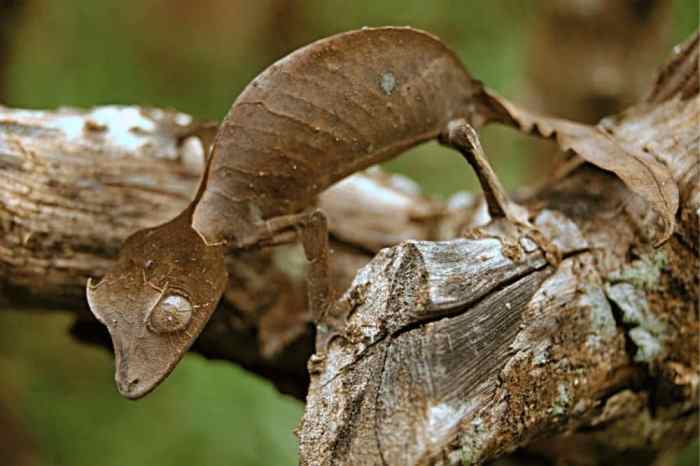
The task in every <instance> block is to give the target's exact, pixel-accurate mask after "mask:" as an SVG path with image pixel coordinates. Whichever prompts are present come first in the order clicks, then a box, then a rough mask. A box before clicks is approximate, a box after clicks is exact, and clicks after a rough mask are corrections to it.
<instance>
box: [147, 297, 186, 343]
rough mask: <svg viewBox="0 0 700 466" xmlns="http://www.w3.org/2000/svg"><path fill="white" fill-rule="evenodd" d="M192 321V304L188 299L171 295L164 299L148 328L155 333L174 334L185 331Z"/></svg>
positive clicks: (152, 316)
mask: <svg viewBox="0 0 700 466" xmlns="http://www.w3.org/2000/svg"><path fill="white" fill-rule="evenodd" d="M190 320H192V304H191V303H190V302H189V300H188V299H187V298H185V297H184V296H181V295H178V294H171V295H169V296H167V297H166V298H165V299H162V300H161V301H160V302H159V303H158V304H157V305H156V307H155V308H154V309H153V312H152V313H151V316H150V317H149V319H148V328H149V329H150V330H151V331H152V332H155V333H172V332H177V331H179V330H182V329H184V328H185V327H187V325H188V324H189V323H190Z"/></svg>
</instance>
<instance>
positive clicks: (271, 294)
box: [0, 38, 700, 464]
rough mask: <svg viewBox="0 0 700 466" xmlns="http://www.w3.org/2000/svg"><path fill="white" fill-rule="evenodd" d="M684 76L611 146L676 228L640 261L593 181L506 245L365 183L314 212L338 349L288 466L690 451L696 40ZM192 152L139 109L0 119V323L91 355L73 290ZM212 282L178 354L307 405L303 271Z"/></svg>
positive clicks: (277, 262) (291, 252)
mask: <svg viewBox="0 0 700 466" xmlns="http://www.w3.org/2000/svg"><path fill="white" fill-rule="evenodd" d="M693 47H694V48H693ZM689 50H690V52H689ZM678 56H679V57H685V58H682V60H681V61H682V63H681V64H679V63H678V59H676V60H675V61H672V62H671V65H669V66H668V67H667V68H665V69H664V71H662V73H661V74H660V78H659V80H658V81H657V84H656V89H658V91H657V92H654V93H653V94H652V95H653V96H654V97H653V98H651V99H650V101H649V102H647V103H643V104H640V105H639V106H638V107H635V108H634V109H632V110H630V111H628V112H626V113H625V114H623V115H622V116H621V117H619V118H617V119H614V120H610V121H609V122H608V123H609V124H608V127H607V131H608V134H609V135H610V138H611V140H612V141H613V142H614V143H615V144H617V145H619V146H620V147H623V148H624V149H625V150H627V151H638V152H640V153H642V152H643V153H644V154H646V156H647V157H653V158H654V159H655V160H656V161H657V162H658V163H660V164H662V165H663V166H665V167H667V168H668V170H669V171H670V173H671V175H672V179H673V182H675V183H676V184H677V186H678V192H679V193H680V208H679V211H678V213H677V215H676V221H677V223H676V229H675V231H674V234H673V236H672V237H671V239H670V240H669V241H668V242H667V243H665V244H664V245H663V246H662V247H660V248H658V249H655V248H654V247H653V245H652V243H653V241H654V239H655V238H656V237H657V236H658V230H659V225H658V223H659V216H658V214H657V213H655V212H654V211H652V210H650V209H649V206H648V204H647V202H645V201H644V200H643V199H642V198H641V197H640V196H639V195H637V194H634V193H633V192H631V191H630V190H629V189H628V188H627V187H626V186H625V185H624V184H623V183H622V182H621V181H620V180H619V179H618V178H617V177H615V176H614V175H612V174H611V173H610V172H606V171H603V170H601V169H599V168H596V167H594V166H592V165H588V164H578V168H576V169H574V170H573V171H570V172H568V173H567V174H566V175H563V176H561V177H559V178H557V179H554V180H552V181H551V183H549V184H548V185H547V186H546V187H545V188H543V189H540V190H537V191H536V192H533V193H532V194H531V195H529V196H527V197H525V198H523V199H519V203H520V204H521V207H522V211H523V214H524V216H523V217H524V219H525V221H524V223H523V224H522V225H518V226H517V228H504V227H503V225H500V224H499V225H494V224H493V223H492V224H488V225H487V224H486V221H487V220H488V216H487V215H486V214H485V209H484V208H483V205H482V202H481V201H480V200H478V199H477V198H476V197H474V196H471V197H467V198H466V199H467V201H465V202H462V203H461V204H459V202H457V200H458V199H465V198H464V197H455V198H454V199H453V201H452V202H450V203H449V204H448V205H449V206H450V207H447V205H445V204H441V203H439V202H435V201H431V200H428V199H426V198H425V197H423V196H421V195H420V194H417V192H416V190H415V188H414V187H413V186H412V185H410V186H409V187H407V184H408V183H409V182H408V181H406V180H405V179H404V178H401V177H392V176H389V175H386V174H382V173H379V172H372V173H369V174H360V175H356V176H354V177H352V178H350V179H348V180H346V181H344V182H341V183H340V184H338V185H336V186H335V187H334V188H332V189H331V190H329V191H328V192H326V193H324V194H323V195H322V197H321V198H320V199H319V204H320V206H321V208H322V209H323V210H324V211H326V212H327V214H328V216H329V219H330V227H331V233H332V235H333V236H332V240H333V243H332V244H333V249H334V254H332V262H331V267H332V274H333V283H335V284H336V287H337V291H338V293H337V296H338V297H339V299H338V301H337V304H336V306H335V309H334V311H335V312H334V313H333V315H332V316H331V317H332V319H331V320H329V322H328V323H327V324H328V326H329V328H328V329H324V331H327V330H328V331H332V332H336V333H337V334H338V335H339V337H338V338H334V339H332V340H331V342H330V345H329V346H328V348H325V349H324V348H319V350H318V351H317V354H316V355H314V357H313V358H312V359H311V362H310V366H309V367H310V370H311V379H310V391H309V395H308V398H307V408H306V413H305V416H304V420H303V424H302V426H301V429H300V441H301V456H302V462H304V463H306V464H331V463H332V464H424V463H436V462H437V463H441V464H454V463H458V462H460V461H462V462H464V463H467V464H469V463H477V462H482V461H485V460H487V459H490V458H494V457H496V456H498V455H501V454H503V453H504V452H508V451H512V450H513V449H515V448H517V447H520V446H524V445H534V448H537V450H536V451H537V452H538V454H543V455H551V456H561V455H560V454H557V453H551V450H553V448H550V449H548V448H547V446H546V445H545V446H542V445H539V446H538V444H537V443H536V441H537V440H538V439H540V438H542V437H544V436H552V435H554V434H562V433H567V434H571V433H573V432H576V433H577V435H579V436H583V437H585V438H586V439H587V440H588V441H594V442H599V443H605V444H607V445H608V446H612V447H614V448H612V449H611V450H610V451H612V452H621V451H623V450H625V449H628V448H646V449H652V450H657V449H662V448H669V447H674V446H676V445H677V444H679V443H682V442H685V441H686V440H687V439H688V438H690V436H691V435H694V434H695V433H696V431H697V420H698V418H697V406H698V380H699V378H700V375H699V374H698V370H697V367H698V364H700V357H699V356H698V344H699V340H698V333H699V331H698V330H699V328H700V326H699V324H698V321H699V318H698V314H697V308H696V307H695V303H697V300H698V296H699V290H698V289H699V287H700V285H699V284H698V274H697V271H698V264H699V261H698V253H699V250H698V228H699V226H698V225H699V220H698V216H699V215H700V187H699V186H700V175H699V174H698V171H699V170H700V167H699V162H698V159H697V150H698V132H697V122H698V118H699V114H698V103H699V99H698V91H697V77H695V78H694V79H695V81H693V78H692V77H690V78H688V77H687V76H686V79H685V80H684V79H681V78H683V77H682V76H680V77H679V76H678V73H682V72H684V73H686V74H687V73H688V70H691V72H692V70H697V38H696V39H695V42H691V43H689V44H686V46H685V47H684V48H681V49H680V51H679V55H678ZM688 60H691V61H692V60H694V63H695V65H694V66H692V63H691V64H690V65H688ZM674 70H675V71H674ZM678 83H680V84H678ZM660 96H663V98H662V97H660ZM206 129H207V127H206V126H202V125H199V124H197V123H193V122H192V121H191V119H190V118H189V117H188V116H186V115H183V114H179V113H175V112H166V111H161V110H155V109H141V108H138V107H99V108H95V109H92V110H90V111H79V110H71V109H63V110H58V111H54V112H51V111H35V112H30V111H23V110H13V109H7V108H0V232H2V235H1V236H0V297H2V300H3V301H4V304H3V307H5V308H14V309H25V310H30V309H47V308H50V309H63V310H70V311H72V312H75V313H76V316H77V322H76V325H75V327H74V333H75V334H76V335H77V336H78V337H80V338H82V339H85V340H90V341H98V342H101V343H102V344H105V345H108V344H109V343H108V342H109V340H108V337H107V335H106V332H105V331H104V330H103V328H102V327H101V326H100V325H99V324H98V323H97V322H96V321H95V320H94V319H93V318H92V315H91V314H90V313H89V311H88V309H87V306H86V304H85V300H84V285H85V281H86V279H87V277H88V276H100V275H102V274H103V273H104V272H105V271H106V270H107V269H108V268H109V265H110V263H111V261H112V260H113V259H114V257H115V255H116V253H117V251H118V248H119V246H120V244H121V243H122V241H123V240H124V239H125V238H126V237H127V236H128V235H129V234H130V233H131V232H133V231H136V230H138V229H141V228H145V227H149V226H153V225H156V224H158V223H161V222H163V221H165V220H166V219H169V218H171V217H172V216H174V215H175V214H176V213H177V212H179V211H180V210H181V209H182V208H183V207H184V206H185V205H186V203H187V202H188V200H189V199H190V197H191V195H192V193H193V191H194V188H195V184H196V182H197V179H198V177H199V175H200V173H201V171H202V168H203V154H204V150H203V144H202V141H207V140H208V136H207V134H208V133H207V131H206ZM204 145H206V143H205V144H204ZM458 236H461V237H460V238H459V239H450V238H455V237H458ZM409 239H410V241H404V242H401V241H402V240H409ZM438 239H449V240H448V241H440V242H436V241H434V240H438ZM397 243H400V244H398V245H396V246H392V247H390V248H388V249H383V250H381V252H379V254H377V255H376V257H375V258H374V259H372V260H371V261H370V258H371V256H372V255H373V254H374V253H375V252H377V251H379V250H380V248H382V247H384V246H388V245H394V244H397ZM368 261H369V263H368ZM365 264H367V265H366V266H365ZM227 266H228V269H229V275H230V280H231V286H230V287H229V289H228V291H227V292H226V294H225V297H224V299H223V301H222V303H221V304H220V307H219V309H218V311H217V312H216V313H215V314H214V317H213V318H212V319H211V321H210V323H209V324H208V326H207V328H206V329H205V330H204V332H203V333H202V335H201V336H200V338H199V340H198V341H197V343H196V346H195V348H194V350H195V351H198V352H201V353H202V354H204V355H206V356H209V357H219V358H225V359H228V360H230V361H233V362H235V363H237V364H240V365H242V366H243V367H246V368H248V369H250V370H252V371H254V372H256V373H259V374H261V375H263V376H265V377H267V378H269V379H270V380H272V381H273V382H274V383H276V384H277V386H278V387H280V389H281V390H283V391H285V392H288V393H292V394H295V395H296V396H298V397H303V396H304V394H305V393H306V389H307V386H308V384H309V379H308V375H307V371H306V362H307V360H308V358H309V356H310V355H311V353H312V352H313V338H314V331H313V328H312V325H311V323H310V316H309V315H308V313H307V311H306V306H305V290H304V268H305V267H306V264H305V262H304V259H303V252H302V251H301V250H300V248H298V247H285V248H276V249H272V250H251V251H246V252H242V253H240V254H237V255H233V256H230V257H229V258H228V262H227ZM363 266H364V267H363ZM358 269H361V270H360V272H359V273H358V274H357V276H355V274H356V272H357V271H358ZM353 277H355V278H354V281H353ZM351 281H352V285H351V286H350V283H351ZM348 287H349V288H348ZM346 289H347V291H346V292H344V293H342V292H343V291H344V290H346ZM533 442H534V443H533ZM552 445H553V444H552ZM613 456H614V453H613Z"/></svg>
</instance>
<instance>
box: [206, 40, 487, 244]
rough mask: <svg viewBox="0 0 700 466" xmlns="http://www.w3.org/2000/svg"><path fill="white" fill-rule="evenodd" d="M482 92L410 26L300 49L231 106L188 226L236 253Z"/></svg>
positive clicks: (428, 134)
mask: <svg viewBox="0 0 700 466" xmlns="http://www.w3.org/2000/svg"><path fill="white" fill-rule="evenodd" d="M481 92H482V88H481V85H480V83H478V82H476V81H474V80H472V78H471V77H470V76H469V74H468V73H467V71H466V70H465V69H464V67H463V65H462V63H461V62H460V60H459V58H458V57H457V56H456V55H455V53H454V52H452V51H451V50H450V49H448V48H447V47H446V46H445V45H444V44H443V43H442V42H440V41H439V40H438V39H437V38H436V37H434V36H432V35H430V34H427V33H425V32H421V31H417V30H415V29H410V28H377V29H369V28H366V29H362V30H358V31H352V32H348V33H344V34H339V35H336V36H333V37H330V38H326V39H323V40H320V41H318V42H315V43H312V44H310V45H308V46H306V47H303V48H301V49H299V50H297V51H296V52H294V53H292V54H290V55H288V56H287V57H285V58H283V59H281V60H280V61H278V62H277V63H275V64H273V65H272V66H270V67H269V68H267V69H266V70H265V71H264V72H263V73H261V74H260V75H259V76H258V77H257V78H256V79H255V80H254V81H253V82H251V83H250V84H249V85H248V87H247V88H246V89H245V90H244V91H243V92H242V93H241V95H240V96H239V97H238V99H237V100H236V102H235V103H234V104H233V106H232V107H231V110H230V111H229V113H228V115H227V116H226V118H225V120H224V122H223V123H222V125H221V127H220V129H219V132H218V135H217V137H216V141H215V144H214V149H213V153H212V156H211V159H210V164H209V167H208V176H207V178H206V180H205V183H206V184H205V185H204V191H203V193H202V196H201V199H200V200H199V202H198V204H197V206H196V208H195V211H194V216H193V226H194V228H195V230H197V231H198V232H199V233H200V234H201V235H202V236H203V237H204V238H205V239H206V241H207V242H209V243H221V242H227V243H231V244H232V245H236V244H244V243H246V241H247V240H248V236H249V235H250V234H252V232H253V231H254V229H255V226H256V225H258V224H260V222H261V221H264V220H266V219H269V218H273V217H276V216H279V215H285V214H290V213H293V212H296V211H299V210H301V209H303V208H304V207H306V206H308V205H309V204H310V203H311V202H312V201H313V199H314V198H315V197H316V195H317V194H318V193H319V192H321V191H323V190H324V189H325V188H327V187H328V186H330V185H331V184H333V183H334V182H336V181H338V180H340V179H342V178H344V177H346V176H348V175H350V174H352V173H355V172H357V171H358V170H361V169H364V168H366V167H368V166H370V165H373V164H376V163H379V162H382V161H385V160H387V159H390V158H392V157H394V156H396V155H398V154H399V153H401V152H403V151H404V150H406V149H407V148H410V147H412V146H414V145H416V144H419V143H421V142H424V141H427V140H429V139H433V138H435V137H436V136H437V135H438V134H439V133H440V132H441V131H443V130H444V128H445V127H446V125H447V123H448V122H449V121H450V120H452V119H454V118H457V117H460V116H466V114H467V113H468V112H470V110H473V104H472V102H473V101H474V100H475V97H476V96H477V95H478V94H480V93H481Z"/></svg>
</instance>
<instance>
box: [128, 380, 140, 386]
mask: <svg viewBox="0 0 700 466" xmlns="http://www.w3.org/2000/svg"><path fill="white" fill-rule="evenodd" d="M139 382H140V380H139V378H138V377H136V378H135V379H132V380H131V382H129V388H131V387H133V386H134V385H138V383H139Z"/></svg>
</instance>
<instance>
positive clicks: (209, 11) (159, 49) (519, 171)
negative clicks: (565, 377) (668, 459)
mask: <svg viewBox="0 0 700 466" xmlns="http://www.w3.org/2000/svg"><path fill="white" fill-rule="evenodd" d="M553 3H557V2H525V1H514V0H511V1H505V0H498V1H489V2H486V1H483V2H466V1H439V2H438V1H435V2H426V1H418V0H401V1H399V0H389V1H386V0H383V1H378V0H366V1H365V0H362V1H359V0H356V1H352V2H348V1H335V0H333V1H323V0H310V1H284V0H257V1H255V2H250V1H244V0H238V1H231V0H199V1H197V2H193V1H189V0H139V1H137V0H122V1H117V0H108V1H101V2H100V1H95V0H72V1H66V0H27V1H18V0H0V104H4V105H8V106H14V107H30V108H53V107H58V106H85V107H87V106H93V105H98V104H111V103H121V104H142V105H150V106H159V107H172V108H176V109H178V110H181V111H185V112H189V113H191V114H193V115H195V116H196V117H199V118H206V119H220V118H221V117H222V116H223V115H224V114H225V113H226V111H227V110H228V107H229V106H230V104H231V102H232V101H233V100H234V98H235V97H236V95H237V94H238V93H239V92H240V91H241V89H242V88H243V87H244V86H245V84H246V83H247V82H249V81H250V80H251V79H252V78H253V77H254V76H255V75H256V74H257V73H259V72H260V71H261V70H262V69H264V68H265V67H266V66H267V65H269V64H270V63H271V62H272V61H274V60H275V59H277V58H279V57H281V56H283V55H284V54H286V53H288V52H290V51H292V50H294V49H295V48H297V47H299V46H301V45H304V44H306V43H308V42H310V41H312V40H315V39H318V38H320V37H323V36H326V35H330V34H333V33H336V32H340V31H345V30H348V29H355V28H359V27H361V26H374V25H387V24H391V25H411V26H415V27H418V28H422V29H426V30H428V31H431V32H433V33H435V34H437V35H439V36H440V37H441V38H442V39H443V40H444V41H445V42H447V43H448V44H449V45H450V46H451V47H453V48H454V49H456V50H457V52H458V53H459V55H460V56H461V57H462V59H463V60H464V62H465V63H466V64H467V67H468V68H469V69H470V70H471V72H472V73H473V74H474V75H475V76H476V77H478V78H479V79H481V80H482V81H484V82H485V83H486V84H487V85H488V86H489V87H491V88H493V89H496V90H497V91H498V92H499V93H501V94H504V95H506V96H508V97H511V98H513V99H515V100H517V101H521V102H529V103H531V104H532V105H534V106H540V107H543V108H547V104H546V103H543V101H545V100H546V92H545V93H544V94H545V95H544V96H543V95H542V94H543V93H542V90H541V89H540V90H539V91H538V89H537V85H536V83H535V84H533V82H532V80H533V76H536V75H537V73H536V72H533V70H532V66H531V65H532V63H533V62H537V59H535V58H533V57H535V56H536V54H537V50H535V49H537V48H538V47H539V48H540V49H541V48H542V47H543V45H542V43H545V44H546V43H547V41H546V40H545V41H543V40H542V34H544V33H542V30H543V29H546V25H545V23H546V21H548V20H549V19H548V16H547V15H551V14H553V13H552V9H551V8H550V7H551V4H553ZM572 3H578V4H585V3H586V2H585V1H577V2H572ZM593 3H595V2H593ZM631 3H638V4H644V3H654V2H644V1H639V0H637V1H636V2H635V1H632V2H631ZM661 3H668V2H661ZM548 8H549V9H548ZM664 11H667V17H665V19H661V20H659V22H660V23H662V25H661V26H659V25H658V24H657V25H654V24H653V23H652V22H650V24H649V26H648V28H649V34H650V35H652V34H656V35H658V36H659V37H658V38H657V39H655V44H656V45H657V46H659V47H657V49H658V50H660V51H661V55H660V56H659V57H657V56H658V55H659V54H658V53H657V54H656V55H657V56H655V57H653V61H652V63H660V59H661V58H660V57H663V56H664V53H663V52H665V51H667V50H670V46H671V44H673V43H676V42H678V41H680V40H681V39H682V38H684V37H686V36H687V35H688V34H689V33H690V32H691V31H692V30H693V29H694V28H695V27H697V21H698V4H697V0H686V1H678V2H674V3H673V4H672V5H670V6H669V7H668V8H666V10H664ZM603 13H604V12H603ZM645 14H649V13H648V12H647V13H645ZM652 14H655V13H654V12H653V11H652ZM659 14H663V13H659ZM649 21H651V20H649ZM538 34H539V37H538ZM545 36H546V35H545ZM659 44H660V45H659ZM635 46H636V44H634V43H630V44H628V47H630V49H632V48H634V47H635ZM539 52H540V57H541V56H542V50H539ZM582 53H585V50H584V51H582ZM544 55H547V54H546V53H545V54H544ZM549 56H550V58H551V60H552V63H554V64H553V65H551V64H550V65H548V66H550V67H551V68H552V70H551V72H552V73H555V74H556V72H557V70H556V68H557V65H556V63H557V57H556V56H552V54H549ZM537 63H539V62H537ZM583 73H584V71H581V74H583ZM643 73H644V76H651V74H652V73H653V68H652V69H649V70H644V71H643ZM538 92H539V93H540V96H539V97H538ZM624 100H625V99H624V98H622V99H621V101H623V102H624ZM555 104H556V103H555ZM550 108H556V105H554V106H551V105H550ZM567 110H569V109H568V108H564V109H563V110H562V112H566V111H567ZM578 110H581V109H578ZM571 111H572V114H574V115H576V111H577V109H571ZM582 114H585V112H584V113H582ZM584 119H585V118H584ZM483 138H484V146H485V148H486V151H487V153H488V154H489V155H490V156H491V158H492V159H493V160H494V164H495V166H496V171H497V172H498V173H499V176H501V178H502V179H503V181H504V183H505V184H506V185H507V186H508V187H509V188H511V189H515V188H516V187H518V186H520V185H521V184H523V183H527V182H532V181H535V180H536V179H537V178H538V176H541V172H542V169H543V168H542V167H543V166H545V164H547V160H548V159H546V158H544V159H543V158H542V157H535V156H533V158H532V159H528V157H525V156H522V154H523V153H533V154H534V152H533V148H532V147H531V145H530V143H529V142H527V141H526V139H525V138H523V137H521V136H518V135H515V134H514V133H513V132H510V131H508V130H504V129H487V130H486V131H485V132H484V134H483ZM537 150H539V149H537ZM448 154H449V155H448ZM514 154H517V155H520V156H519V157H514V156H513V155H514ZM533 160H537V162H536V163H535V162H533ZM388 166H389V168H390V169H393V170H398V171H401V172H404V173H407V174H409V175H410V176H412V177H414V178H415V179H417V180H418V181H419V182H421V184H422V185H423V186H424V187H425V189H426V191H427V192H429V193H431V194H433V195H436V196H446V195H448V194H449V193H451V192H454V191H456V190H458V189H465V188H468V189H473V188H474V187H475V182H474V179H473V178H472V176H471V175H470V174H469V172H468V170H466V169H465V167H464V165H463V162H462V161H461V160H460V159H459V157H455V156H454V155H453V154H450V153H449V152H448V151H446V150H444V149H441V148H439V147H437V145H435V144H428V145H426V146H424V147H421V148H418V149H416V150H413V151H411V153H410V154H407V155H406V156H404V157H402V158H401V159H400V160H399V161H396V162H392V163H390V164H389V165H388ZM70 323H71V317H70V315H69V314H62V313H57V312H52V313H36V314H30V313H17V312H11V311H8V312H0V374H2V380H3V382H2V384H0V436H2V437H3V438H4V439H5V440H4V441H2V442H0V448H6V449H8V450H6V451H0V465H6V464H7V465H8V466H9V465H10V464H17V465H47V466H49V465H75V466H81V465H137V464H139V465H140V464H148V465H168V466H170V465H172V466H175V465H188V466H190V465H193V464H197V465H205V464H206V465H242V466H245V465H250V466H252V465H284V464H295V463H296V443H295V439H294V436H293V434H292V431H293V428H294V426H295V425H296V423H297V422H298V420H299V418H300V415H301V413H302V405H301V404H300V403H298V402H296V401H294V400H291V399H288V398H286V397H284V396H281V395H279V394H277V393H276V392H275V390H274V389H273V388H272V387H271V386H270V384H268V383H267V382H266V381H264V380H261V379H259V378H257V377H254V376H251V375H249V374H247V373H245V372H244V371H242V370H240V369H238V368H237V367H234V366H233V365H231V364H227V363H221V362H212V361H205V360H203V359H202V358H200V357H198V356H188V357H186V358H185V360H184V361H183V363H182V364H181V365H180V366H179V367H178V369H177V370H176V371H175V372H174V374H173V375H172V376H171V377H170V378H169V379H168V381H167V382H166V383H164V384H163V385H162V386H161V387H160V388H159V389H158V390H157V391H156V392H154V393H153V394H152V395H150V396H148V397H147V398H146V399H144V400H141V401H139V402H136V403H134V402H130V401H127V400H125V399H122V398H121V397H120V396H119V395H118V394H117V392H116V390H115V388H114V385H113V382H112V377H113V362H112V357H111V355H110V354H109V353H108V352H107V351H105V350H103V349H100V348H95V347H91V346H87V345H82V344H79V343H76V342H75V341H73V340H72V339H71V338H70V336H69V335H68V333H67V329H68V327H69V325H70ZM695 449H697V447H695ZM8 461H9V463H8ZM682 462H683V463H682V464H695V463H697V457H696V456H695V455H692V454H691V455H686V457H685V458H684V459H683V460H682Z"/></svg>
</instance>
